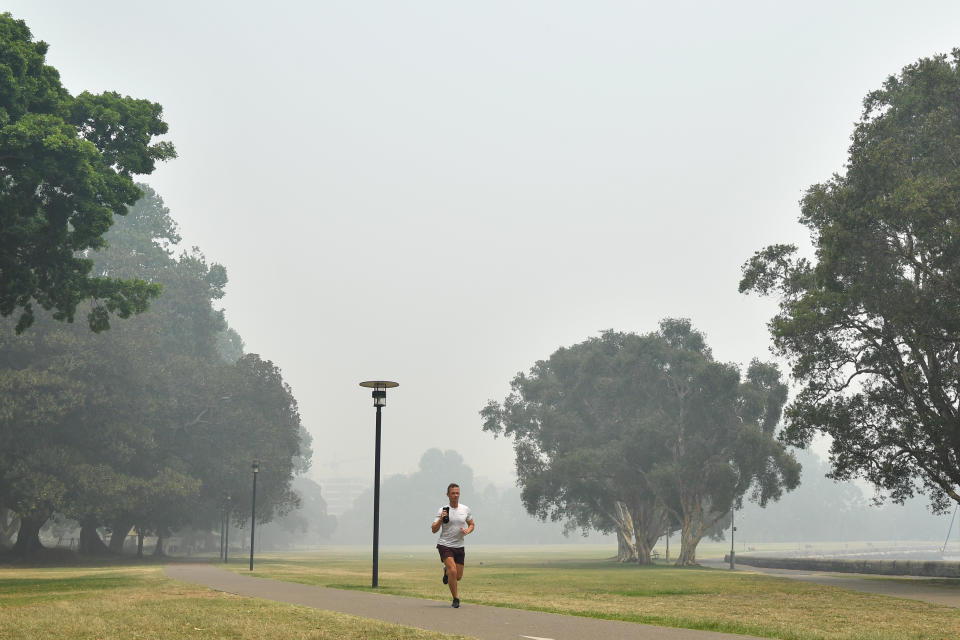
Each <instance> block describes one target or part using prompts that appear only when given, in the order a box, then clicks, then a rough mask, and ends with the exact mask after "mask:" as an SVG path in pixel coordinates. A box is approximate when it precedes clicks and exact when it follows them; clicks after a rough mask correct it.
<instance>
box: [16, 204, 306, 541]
mask: <svg viewBox="0 0 960 640" xmlns="http://www.w3.org/2000/svg"><path fill="white" fill-rule="evenodd" d="M144 190H145V192H146V193H147V197H146V198H144V199H143V200H141V201H140V202H138V204H137V206H135V207H134V208H133V209H132V210H131V213H130V215H129V216H128V217H126V218H122V219H120V220H119V221H118V224H117V225H115V226H114V227H113V228H112V229H111V231H110V232H109V233H108V236H107V238H108V240H109V246H108V247H107V248H106V249H105V250H104V251H102V252H99V253H98V254H97V263H96V270H97V271H96V272H97V273H99V274H103V275H105V276H108V277H129V276H139V277H142V278H144V279H149V280H153V281H157V282H160V283H162V284H163V287H164V293H163V295H162V296H161V297H160V298H159V299H158V300H157V301H155V303H154V304H153V308H152V310H151V311H150V313H146V314H142V315H140V316H137V317H136V318H132V319H130V320H129V321H127V322H124V323H121V324H119V325H118V326H116V327H114V329H113V330H112V331H109V332H105V333H92V332H90V331H89V330H87V329H86V328H85V327H79V326H76V325H70V324H64V323H62V322H56V321H54V320H52V319H51V318H49V317H48V316H47V315H45V314H40V315H38V317H37V320H36V323H35V325H34V327H33V329H32V330H31V331H29V332H27V333H26V334H22V335H16V334H15V331H14V327H13V320H12V319H5V320H0V505H4V506H6V507H9V508H11V509H13V510H14V511H15V512H16V513H17V514H19V515H20V518H21V524H20V533H21V535H20V537H19V539H18V545H19V547H20V548H19V549H18V550H19V551H21V552H29V551H31V550H32V549H34V548H36V546H38V544H39V540H38V538H37V535H36V534H37V531H38V530H39V527H40V525H42V523H43V521H45V520H46V519H47V518H48V517H49V516H50V514H51V513H52V512H54V511H56V512H58V513H60V514H63V515H66V516H69V517H70V518H72V519H75V520H77V521H79V522H80V523H81V525H82V533H81V542H82V546H83V550H85V551H95V550H103V549H104V546H103V542H102V541H101V540H100V539H99V536H98V535H97V533H96V530H97V528H98V527H100V526H103V525H107V526H109V527H110V528H111V529H112V530H113V532H114V537H113V538H112V539H111V545H112V546H114V548H115V549H119V548H121V547H122V541H123V538H124V536H125V535H126V533H127V532H128V531H129V530H130V528H131V526H136V527H137V529H138V530H139V531H141V532H143V531H150V532H154V533H158V534H166V533H168V532H170V531H171V530H173V529H175V528H177V527H179V526H182V525H184V524H186V523H191V524H195V525H196V526H198V527H204V526H208V525H214V524H216V522H217V519H218V518H217V508H218V504H219V502H220V501H222V500H223V497H224V494H225V493H229V494H230V495H231V496H232V497H233V500H232V502H233V504H235V505H236V506H238V507H239V508H240V511H238V512H237V517H236V518H235V519H236V520H243V519H244V518H245V517H246V515H247V514H249V506H244V503H246V505H249V494H250V490H249V485H250V483H249V480H250V478H249V474H250V464H251V462H252V460H253V459H254V458H259V459H260V460H261V469H262V474H261V485H260V487H259V488H258V489H259V490H258V494H259V495H258V498H259V499H258V501H257V502H258V510H257V511H258V519H263V520H264V521H266V520H269V519H270V518H271V517H272V516H273V515H274V514H275V513H283V512H285V511H287V510H289V509H290V508H291V507H293V506H295V505H296V504H297V497H296V495H295V494H294V492H293V491H292V490H291V489H290V482H291V480H292V476H293V475H294V474H295V473H296V472H302V471H304V470H305V468H306V466H307V464H308V462H307V461H306V460H307V459H308V458H309V436H308V435H307V434H306V432H305V431H304V430H303V427H302V425H301V424H300V417H299V413H298V410H297V405H296V401H295V399H294V398H293V395H292V391H291V390H290V388H289V387H288V386H287V385H286V384H285V383H284V382H283V380H282V377H281V376H280V372H279V370H278V369H277V368H276V367H275V366H274V365H273V364H272V363H270V362H267V361H264V360H262V359H260V358H259V357H258V356H256V355H254V354H247V355H242V356H240V357H238V358H237V359H236V360H235V361H232V362H231V361H228V360H227V359H224V358H222V357H221V356H220V354H221V353H223V352H224V349H223V341H222V340H220V336H221V334H223V333H225V332H227V331H228V328H227V325H226V322H225V320H224V318H223V313H222V312H221V311H219V310H217V309H216V308H214V306H213V302H214V301H215V300H216V299H218V298H220V297H221V296H222V295H223V288H224V285H225V284H226V272H225V270H224V269H223V267H221V266H220V265H216V264H213V265H210V264H208V263H207V261H206V259H205V258H204V257H203V255H202V254H201V253H200V252H199V251H198V250H194V251H191V252H183V253H181V254H180V255H179V256H175V255H174V252H175V250H176V245H177V243H178V242H179V235H178V234H177V231H176V224H175V223H174V222H173V220H172V219H171V218H170V217H169V212H168V211H167V209H166V207H164V206H163V202H162V200H161V199H160V198H159V196H157V195H156V194H155V193H153V192H152V191H151V190H150V189H149V188H146V187H144ZM234 337H235V339H234V340H231V342H233V343H235V347H237V348H239V337H237V336H235V334H234ZM232 351H236V349H233V350H232ZM21 541H22V542H21Z"/></svg>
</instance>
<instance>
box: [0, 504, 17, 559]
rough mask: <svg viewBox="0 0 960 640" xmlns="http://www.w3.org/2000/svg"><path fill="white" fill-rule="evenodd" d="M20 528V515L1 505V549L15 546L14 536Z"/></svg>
mask: <svg viewBox="0 0 960 640" xmlns="http://www.w3.org/2000/svg"><path fill="white" fill-rule="evenodd" d="M19 529H20V516H18V515H16V514H15V513H14V512H13V511H10V509H7V508H6V507H0V549H9V548H10V547H12V546H13V536H14V534H15V533H16V532H17V530H19Z"/></svg>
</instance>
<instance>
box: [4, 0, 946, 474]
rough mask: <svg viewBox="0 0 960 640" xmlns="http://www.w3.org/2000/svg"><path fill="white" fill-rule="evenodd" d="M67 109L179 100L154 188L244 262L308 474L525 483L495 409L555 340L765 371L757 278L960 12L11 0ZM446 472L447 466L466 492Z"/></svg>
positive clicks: (249, 306)
mask: <svg viewBox="0 0 960 640" xmlns="http://www.w3.org/2000/svg"><path fill="white" fill-rule="evenodd" d="M5 7H6V9H5V10H8V11H10V12H11V13H12V14H13V15H14V16H15V17H17V18H22V19H25V20H26V21H27V24H28V26H29V27H30V28H31V30H32V31H33V33H34V36H35V37H36V38H38V39H42V40H45V41H47V42H48V43H49V44H50V45H51V48H50V52H49V54H48V62H49V64H52V65H53V66H55V67H56V68H58V69H59V70H60V73H61V77H62V80H63V82H64V84H65V85H66V86H67V88H68V89H70V91H71V92H74V93H77V92H80V91H82V90H85V89H86V90H90V91H93V92H100V91H105V90H115V91H119V92H121V93H124V94H128V95H131V96H134V97H138V98H149V99H151V100H155V101H157V102H160V103H161V104H162V105H163V107H164V113H165V117H166V120H167V122H168V123H169V124H170V135H169V139H171V140H172V141H173V142H174V143H175V144H176V146H177V149H178V152H179V154H180V157H179V158H178V159H176V160H173V161H171V162H169V163H167V164H165V165H163V166H162V167H161V168H160V169H159V170H158V171H157V172H156V173H155V174H154V175H152V176H149V177H147V178H145V179H144V180H145V181H146V182H149V183H150V184H152V185H153V186H154V187H155V188H156V189H157V191H158V192H159V193H160V194H161V196H162V197H163V198H164V200H165V202H166V204H167V206H168V207H169V208H170V209H171V212H172V214H173V216H174V217H175V218H176V220H177V221H178V222H179V223H180V225H181V229H182V232H183V235H184V239H185V240H184V245H187V246H189V245H197V246H199V247H200V248H201V249H202V250H203V252H204V253H205V254H206V255H207V257H208V258H209V259H210V260H212V261H215V262H220V263H222V264H224V265H225V266H226V267H227V270H228V273H229V277H230V284H229V286H228V294H227V296H226V297H225V298H224V300H223V305H224V307H225V308H226V310H227V319H228V320H229V322H230V324H231V326H233V327H234V328H235V329H236V330H237V331H238V332H239V333H240V335H241V336H242V337H243V339H244V340H245V342H246V346H247V351H250V352H255V353H259V354H261V356H263V357H264V358H267V359H270V360H273V361H274V362H275V363H277V364H278V365H279V366H280V367H281V368H282V370H283V375H284V377H285V379H286V380H287V382H289V383H290V385H291V386H292V387H293V390H294V392H295V394H296V396H297V398H298V400H299V402H300V408H301V413H302V417H303V421H304V424H305V425H306V426H307V428H308V429H309V430H310V432H311V433H312V434H313V436H314V445H313V447H314V452H315V455H314V462H313V471H312V475H313V477H315V478H327V477H330V476H357V477H360V478H368V477H369V478H370V479H371V480H372V474H373V441H374V428H373V425H374V409H373V407H372V402H371V399H370V395H369V391H368V390H365V389H361V388H360V387H358V386H357V383H358V382H360V381H361V380H369V379H381V378H382V379H390V380H396V381H398V382H399V383H400V387H399V388H398V389H395V390H393V391H391V392H390V393H389V394H388V406H387V407H386V409H385V410H384V432H383V447H384V449H383V461H382V469H383V473H384V474H393V473H402V472H410V471H414V470H415V469H416V468H417V463H418V461H419V458H420V455H421V454H422V453H423V451H424V450H426V449H427V448H429V447H440V448H443V449H456V450H457V451H459V452H460V453H461V454H463V456H464V457H465V459H466V462H467V463H468V464H469V465H471V466H472V467H473V469H474V471H475V473H476V474H477V475H478V476H483V477H486V478H489V479H491V480H494V481H497V482H510V481H511V479H512V476H513V455H512V448H511V446H510V443H509V442H507V441H504V440H503V439H500V440H494V439H493V438H492V437H491V436H490V435H488V434H485V433H483V432H482V431H481V429H480V420H479V417H478V414H477V412H478V411H479V409H480V408H481V407H482V406H483V405H484V404H485V402H486V401H487V400H488V399H491V398H493V399H498V400H501V399H502V398H503V397H504V396H505V395H506V393H507V392H508V390H509V381H510V380H511V378H512V377H513V376H514V375H515V374H516V373H517V372H518V371H521V370H527V369H529V367H530V366H531V365H532V364H533V363H534V362H535V361H536V360H539V359H543V358H546V357H548V356H549V355H550V354H551V353H552V352H553V351H554V350H555V349H556V348H557V347H559V346H561V345H571V344H574V343H576V342H580V341H582V340H584V339H585V338H587V337H589V336H594V335H597V332H598V331H601V330H603V329H607V328H613V329H616V330H621V331H634V332H647V331H651V330H654V329H656V326H657V322H658V321H659V320H660V319H661V318H664V317H668V316H673V317H681V316H682V317H689V318H691V319H692V320H693V322H694V324H695V326H696V327H698V328H699V329H701V330H702V331H704V332H705V333H706V334H707V338H708V341H709V344H710V345H711V346H712V348H713V351H714V355H715V356H716V357H717V358H718V359H720V360H724V361H733V362H739V363H747V362H749V360H750V359H751V358H752V357H755V356H760V357H766V358H769V357H770V356H769V354H768V348H769V344H770V341H769V337H768V334H767V332H766V328H765V323H766V321H767V319H768V318H769V317H770V316H771V315H772V313H773V310H774V308H775V307H774V304H773V303H772V302H771V301H762V300H757V299H755V298H747V297H745V296H742V295H740V294H738V293H737V284H738V281H739V274H740V266H741V265H742V264H743V262H744V261H745V260H747V259H748V258H749V257H750V256H751V254H752V253H753V252H754V251H755V250H757V249H759V248H761V247H762V246H764V245H766V244H770V243H773V242H800V243H802V242H803V241H804V240H805V237H806V236H805V233H804V230H803V229H802V228H801V227H800V226H799V225H798V224H797V222H796V219H797V214H798V206H797V202H798V200H799V199H800V197H801V195H802V193H803V191H804V190H805V189H806V188H807V187H808V186H809V185H811V184H813V183H816V182H819V181H822V180H825V179H827V178H828V177H829V176H830V175H831V173H833V172H835V171H839V170H841V169H842V167H843V163H844V161H845V158H846V149H847V145H848V142H849V135H850V133H851V131H852V126H853V123H854V121H855V120H856V119H857V118H858V117H859V114H860V106H861V101H862V99H863V97H864V95H865V94H866V93H867V92H868V91H870V90H871V89H874V88H877V87H878V86H879V85H880V84H881V83H882V82H883V80H884V78H885V77H886V76H888V75H890V74H892V73H896V72H898V71H899V70H900V69H901V68H902V67H903V66H904V65H906V64H908V63H910V62H913V61H915V60H916V59H917V58H919V57H923V56H929V55H932V54H934V53H938V52H949V51H950V49H952V48H953V47H954V46H960V35H958V34H960V3H957V2H950V1H946V0H944V1H941V2H932V1H914V2H910V3H907V2H902V1H895V2H880V1H877V0H870V1H859V2H842V1H838V0H832V1H829V2H826V1H820V0H817V1H810V0H805V1H804V2H789V3H788V2H769V1H768V0H764V1H760V0H757V1H755V2H737V1H730V0H728V1H725V2H703V1H702V2H692V1H691V2H669V3H668V2H656V3H654V2H639V1H637V2H603V1H595V2H558V1H549V2H547V1H543V2H519V1H512V2H479V3H466V2H450V1H449V0H447V1H443V2H439V1H435V2H423V1H418V2H396V1H393V2H363V1H362V0H344V1H340V2H322V1H313V2H306V1H302V2H291V1H284V0H274V1H273V2H268V3H263V2H258V3H251V2H243V1H237V0H231V1H230V2H226V1H223V2H212V1H205V0H192V1H191V2H183V1H181V0H166V2H164V3H154V2H150V3H147V2H138V1H136V0H123V1H120V0H85V1H84V2H77V1H76V0H8V1H7V2H6V3H5ZM447 481H448V480H447V479H446V478H440V479H438V482H440V483H442V484H444V485H445V483H446V482H447Z"/></svg>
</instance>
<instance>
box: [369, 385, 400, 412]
mask: <svg viewBox="0 0 960 640" xmlns="http://www.w3.org/2000/svg"><path fill="white" fill-rule="evenodd" d="M360 386H361V387H366V388H368V389H373V394H372V395H373V406H375V407H385V406H387V389H393V388H394V387H399V386H400V384H399V383H396V382H391V381H390V380H368V381H366V382H361V383H360Z"/></svg>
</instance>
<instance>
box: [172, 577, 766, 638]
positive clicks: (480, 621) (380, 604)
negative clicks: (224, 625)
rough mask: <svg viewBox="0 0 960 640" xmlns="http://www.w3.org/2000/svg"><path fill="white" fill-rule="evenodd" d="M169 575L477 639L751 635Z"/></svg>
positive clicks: (269, 582) (251, 579)
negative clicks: (453, 605)
mask: <svg viewBox="0 0 960 640" xmlns="http://www.w3.org/2000/svg"><path fill="white" fill-rule="evenodd" d="M164 570H165V571H166V573H167V575H168V576H170V577H171V578H174V579H176V580H181V581H183V582H192V583H194V584H202V585H204V586H207V587H210V588H211V589H216V590H218V591H226V592H228V593H235V594H237V595H240V596H247V597H251V598H263V599H266V600H274V601H277V602H288V603H291V604H297V605H301V606H305V607H314V608H316V609H324V610H327V611H340V612H342V613H349V614H352V615H355V616H361V617H363V618H374V619H377V620H383V621H385V622H392V623H394V624H402V625H406V626H408V627H417V628H420V629H427V630H430V631H441V632H444V633H453V634H462V635H466V636H470V637H473V638H478V639H479V640H522V639H524V638H525V639H527V640H583V639H590V638H603V639H604V640H735V639H736V638H740V639H742V640H746V639H748V638H751V636H742V635H733V634H728V633H715V632H711V631H695V630H691V629H674V628H671V627H654V626H650V625H644V624H637V623H632V622H618V621H615V620H598V619H596V618H581V617H578V616H564V615H560V614H556V613H542V612H539V611H525V610H522V609H506V608H502V607H488V606H483V605H474V604H470V601H469V600H465V601H463V605H462V606H461V607H460V608H459V609H454V608H453V607H451V606H450V603H449V602H448V601H440V600H423V599H420V598H407V597H404V596H391V595H384V594H379V593H366V592H363V591H350V590H347V589H328V588H326V587H315V586H311V585H305V584H296V583H293V582H280V581H279V580H269V579H267V578H255V577H253V576H245V575H240V574H236V573H232V572H230V571H225V570H223V569H219V568H217V567H214V566H212V565H208V564H190V563H184V564H171V565H167V566H166V567H164Z"/></svg>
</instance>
